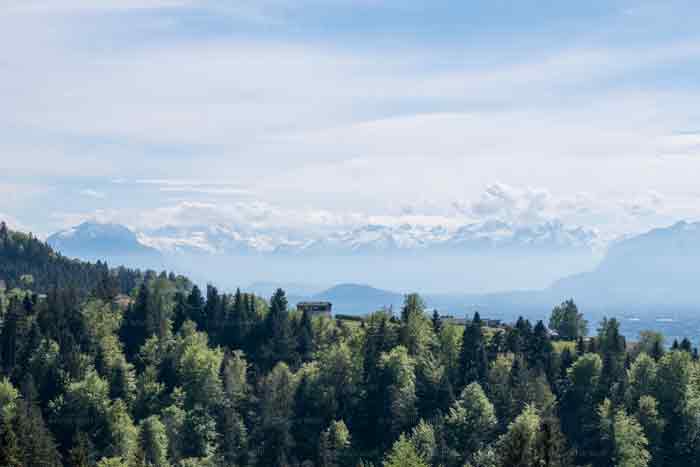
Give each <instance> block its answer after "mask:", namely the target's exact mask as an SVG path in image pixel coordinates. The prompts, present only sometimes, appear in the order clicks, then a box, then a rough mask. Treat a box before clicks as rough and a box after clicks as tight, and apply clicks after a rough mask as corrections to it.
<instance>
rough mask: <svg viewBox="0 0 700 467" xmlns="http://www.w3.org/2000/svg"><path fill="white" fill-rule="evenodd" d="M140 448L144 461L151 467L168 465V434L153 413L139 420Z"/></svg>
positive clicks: (165, 466) (166, 466)
mask: <svg viewBox="0 0 700 467" xmlns="http://www.w3.org/2000/svg"><path fill="white" fill-rule="evenodd" d="M140 442H141V449H142V450H143V455H144V459H145V461H146V463H147V464H148V465H150V466H152V467H168V466H169V463H168V434H167V432H166V428H165V425H164V424H163V422H161V421H160V418H158V417H157V416H155V415H152V416H150V417H148V418H147V419H145V420H144V421H143V422H141V433H140Z"/></svg>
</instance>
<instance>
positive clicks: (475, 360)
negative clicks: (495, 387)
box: [459, 311, 488, 387]
mask: <svg viewBox="0 0 700 467" xmlns="http://www.w3.org/2000/svg"><path fill="white" fill-rule="evenodd" d="M459 363H460V376H461V385H462V387H465V386H466V385H468V384H470V383H473V382H478V383H479V384H485V383H486V380H487V373H488V361H487V356H486V346H485V343H484V335H483V330H482V322H481V317H480V316H479V312H478V311H477V312H475V313H474V319H472V321H471V322H470V323H467V325H466V326H465V328H464V334H463V337H462V350H461V353H460V358H459Z"/></svg>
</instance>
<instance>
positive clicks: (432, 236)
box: [49, 221, 601, 255]
mask: <svg viewBox="0 0 700 467" xmlns="http://www.w3.org/2000/svg"><path fill="white" fill-rule="evenodd" d="M49 240H50V242H51V243H53V244H55V245H56V246H57V247H59V246H62V247H64V248H66V247H70V248H71V249H76V248H77V247H78V246H79V247H80V248H81V249H83V250H85V251H88V250H90V248H95V249H98V248H99V249H100V250H101V251H110V250H116V249H125V250H126V251H130V250H139V251H140V252H143V251H145V250H146V249H152V250H158V251H160V252H161V253H202V254H231V253H234V254H244V253H249V254H252V253H265V254H279V255H285V254H288V255H338V254H339V255H343V254H352V255H357V254H374V253H390V252H397V251H408V250H416V251H426V250H427V251H433V250H434V251H443V252H454V251H461V252H468V251H485V250H487V251H488V250H504V251H505V250H513V249H531V250H550V251H559V250H592V249H595V248H597V247H599V246H600V244H601V241H600V239H599V236H598V234H597V233H596V231H595V230H593V229H586V228H583V227H568V226H565V225H564V224H562V223H561V222H559V221H549V222H543V223H541V224H537V225H533V226H518V225H515V224H510V223H506V222H500V221H487V222H481V223H470V224H466V225H464V226H462V227H459V228H456V229H455V228H452V229H448V228H446V227H443V226H424V225H415V224H402V225H398V226H394V225H381V224H367V225H363V226H358V227H356V228H353V229H349V230H341V231H337V232H332V233H330V234H328V235H324V236H313V235H312V236H309V237H306V238H299V237H298V236H292V235H290V234H285V233H284V232H282V233H280V232H270V231H266V230H264V229H263V230H259V231H256V230H250V229H237V228H235V227H230V226H225V225H200V226H187V227H175V226H169V227H162V228H159V229H155V230H151V231H139V232H133V231H131V230H129V229H128V228H127V227H124V226H121V225H118V224H98V223H95V222H85V223H83V224H81V225H79V226H77V227H74V228H72V229H69V230H65V231H62V232H58V233H56V234H54V235H51V236H50V237H49Z"/></svg>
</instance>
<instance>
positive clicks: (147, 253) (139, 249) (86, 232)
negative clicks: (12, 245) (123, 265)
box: [47, 222, 160, 262]
mask: <svg viewBox="0 0 700 467" xmlns="http://www.w3.org/2000/svg"><path fill="white" fill-rule="evenodd" d="M47 243H48V244H49V245H51V246H52V247H53V248H54V249H56V250H58V251H60V252H61V253H63V254H64V255H66V256H72V257H78V258H83V259H89V260H96V259H107V260H112V259H117V258H118V260H119V261H124V260H126V259H128V258H134V257H142V258H151V259H154V258H156V257H158V256H160V253H159V251H158V250H157V249H154V248H151V247H150V246H149V245H147V244H145V243H142V242H141V241H140V239H139V237H138V235H137V234H135V233H134V232H132V231H131V230H129V229H128V228H127V227H124V226H123V225H119V224H103V223H98V222H83V223H82V224H80V225H78V226H75V227H72V228H70V229H66V230H63V231H60V232H57V233H55V234H53V235H50V236H49V237H48V238H47ZM127 262H128V261H127Z"/></svg>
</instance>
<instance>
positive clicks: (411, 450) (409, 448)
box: [382, 435, 430, 467]
mask: <svg viewBox="0 0 700 467" xmlns="http://www.w3.org/2000/svg"><path fill="white" fill-rule="evenodd" d="M382 465H383V466H384V467H430V464H428V463H427V462H426V461H425V459H423V457H422V456H421V455H420V454H419V453H418V451H417V450H416V448H415V447H414V446H413V444H412V443H411V442H410V441H409V440H408V439H407V438H406V437H405V436H404V435H401V436H400V437H399V439H398V440H397V441H396V442H395V443H394V445H393V446H392V448H391V451H389V453H388V454H387V455H386V457H385V458H384V463H383V464H382Z"/></svg>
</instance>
